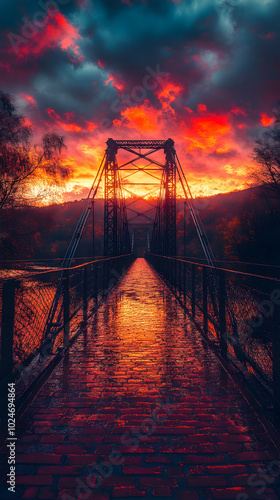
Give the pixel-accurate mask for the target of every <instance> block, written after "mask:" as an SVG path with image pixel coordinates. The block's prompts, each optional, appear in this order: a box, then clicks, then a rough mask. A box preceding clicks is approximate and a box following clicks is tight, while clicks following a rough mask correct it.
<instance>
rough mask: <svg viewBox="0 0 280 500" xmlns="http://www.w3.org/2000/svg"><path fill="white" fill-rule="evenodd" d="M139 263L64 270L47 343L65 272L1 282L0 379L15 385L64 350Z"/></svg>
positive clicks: (123, 259)
mask: <svg viewBox="0 0 280 500" xmlns="http://www.w3.org/2000/svg"><path fill="white" fill-rule="evenodd" d="M134 259H135V256H134V255H131V254H130V255H122V256H118V257H112V258H102V259H99V260H95V261H92V262H89V263H86V264H82V265H78V266H75V267H71V268H67V269H64V270H63V291H62V294H61V296H60V297H59V304H58V305H59V307H58V308H57V313H56V317H55V319H54V323H55V325H54V330H53V332H54V335H53V336H52V339H51V340H50V341H49V342H46V336H45V325H46V321H47V318H48V314H49V310H50V308H51V306H52V302H53V299H54V296H55V293H56V290H57V286H58V284H59V283H61V273H62V269H61V268H59V269H51V270H48V271H44V272H35V273H28V274H26V273H25V274H24V276H23V277H21V278H19V279H5V280H2V281H0V325H1V337H0V340H1V348H0V352H1V358H0V376H1V381H2V384H3V386H5V381H8V380H11V379H12V380H14V379H16V378H17V377H19V375H21V374H22V372H23V370H24V369H26V367H28V366H29V365H32V363H33V362H34V359H35V358H36V360H37V361H38V360H40V361H41V362H42V361H43V360H44V359H45V358H46V357H48V356H55V355H56V354H57V353H59V352H60V351H61V350H63V348H66V347H67V346H68V344H69V342H71V339H73V337H74V336H75V335H76V334H77V332H78V331H79V328H80V327H81V326H83V325H84V324H85V322H86V321H87V319H88V318H89V317H90V316H91V315H92V314H93V313H94V312H95V311H96V310H97V308H98V307H99V305H100V304H101V302H102V301H103V300H104V298H106V296H107V295H108V294H109V292H110V290H111V289H112V287H113V286H114V285H115V284H116V283H117V282H118V281H119V280H120V279H121V277H122V276H123V275H124V273H125V271H126V269H127V268H128V267H129V266H130V264H131V263H132V262H133V260H134Z"/></svg>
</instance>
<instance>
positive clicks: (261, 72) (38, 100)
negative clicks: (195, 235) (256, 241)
mask: <svg viewBox="0 0 280 500" xmlns="http://www.w3.org/2000/svg"><path fill="white" fill-rule="evenodd" d="M243 3H244V5H243V8H244V9H246V8H248V9H249V8H250V16H247V17H246V16H243V17H240V16H239V17H238V16H237V10H235V8H232V9H233V10H232V12H231V13H230V12H229V10H226V9H224V10H223V7H222V5H219V7H215V6H214V3H213V2H210V0H209V1H208V0H207V1H206V2H204V3H203V4H201V5H200V4H199V5H198V4H196V3H195V2H189V3H188V4H186V3H184V2H180V1H175V0H174V1H173V0H172V1H171V0H164V1H163V2H161V3H160V2H158V1H155V2H154V3H153V8H152V7H151V5H152V4H151V5H149V1H147V2H144V1H142V0H137V1H136V0H135V1H134V0H131V1H129V0H125V1H124V0H123V1H121V2H115V3H114V13H112V12H113V11H112V10H110V9H111V7H112V6H113V3H112V2H111V1H109V0H106V2H101V0H97V1H96V2H94V5H93V3H92V2H91V1H90V0H87V1H81V2H78V4H75V5H74V3H73V4H72V3H71V4H70V3H67V5H60V6H58V9H57V10H56V11H51V10H50V11H48V13H47V14H46V15H45V18H43V17H42V16H43V15H42V14H40V15H38V13H37V10H38V5H37V7H36V4H34V5H32V2H30V5H29V7H26V8H25V7H22V9H21V10H20V9H19V6H17V8H15V12H14V18H13V20H11V21H10V25H9V26H8V27H7V26H6V27H5V36H3V37H2V40H1V49H2V52H1V54H2V56H1V62H0V65H1V68H2V69H3V70H5V71H3V74H2V75H1V76H2V82H1V85H2V88H3V90H4V91H8V92H10V94H11V95H13V96H14V97H15V99H16V103H17V104H18V106H19V111H20V112H21V113H22V115H23V116H24V117H25V123H26V124H28V125H30V126H32V128H33V131H34V136H35V140H36V138H37V137H40V136H41V135H42V134H43V133H44V132H46V131H49V130H54V131H56V132H58V133H59V134H61V135H63V136H64V138H65V142H66V144H67V150H66V151H65V152H64V162H65V165H69V166H70V167H71V170H72V172H73V174H72V178H71V179H70V182H69V185H68V186H66V192H65V193H64V194H62V198H61V199H64V198H65V199H66V198H67V199H69V198H71V199H76V198H79V197H80V193H81V192H83V193H84V188H85V187H89V186H90V184H91V182H92V180H93V178H94V175H95V172H96V171H97V169H98V166H99V162H100V159H101V158H102V156H103V154H104V150H105V148H106V141H107V139H108V138H109V137H112V138H114V139H137V138H139V139H141V138H147V139H148V138H150V139H157V138H160V139H167V138H169V137H171V138H173V139H174V141H175V144H176V149H177V152H178V155H179V157H180V160H181V163H182V165H183V168H184V170H185V172H186V175H187V178H188V180H189V182H190V185H191V187H192V189H193V192H194V194H205V195H209V194H215V193H219V192H229V191H232V190H238V189H243V188H244V187H248V186H249V185H250V182H251V181H250V179H249V177H248V175H247V171H248V167H250V166H252V160H251V153H252V148H253V146H254V141H255V140H256V139H258V138H259V137H260V136H261V135H260V134H261V133H262V132H263V130H264V128H265V129H267V128H268V127H271V126H273V123H274V111H275V109H276V108H277V106H278V104H277V102H278V99H279V84H278V81H277V79H278V76H277V75H278V74H277V72H276V70H275V71H274V70H273V67H274V65H273V64H271V57H272V54H273V53H274V52H276V53H278V44H279V37H278V36H277V27H276V26H274V21H273V20H274V19H277V15H278V14H277V12H276V11H277V9H278V7H277V5H276V4H273V5H272V3H270V4H267V5H263V7H262V9H263V12H261V9H260V10H258V9H257V7H255V8H253V7H252V4H251V3H250V2H249V0H245V1H244V2H243ZM17 5H18V4H17ZM112 8H113V7H112ZM236 9H237V7H236ZM264 12H265V16H266V18H267V19H268V18H269V19H270V21H269V24H270V29H269V30H268V29H267V26H266V25H265V22H264V18H265V16H264ZM23 16H24V17H23ZM40 16H41V18H42V19H41V18H40ZM37 19H38V22H39V20H40V19H41V21H40V22H41V26H39V24H38V23H37V24H36V22H37V21H36V22H35V21H34V20H37ZM188 23H190V24H188ZM191 25H192V26H193V30H191V29H190V27H189V26H191ZM255 26H258V29H257V30H256V29H255V28H254V27H255ZM244 40H246V41H244ZM245 45H246V51H244V50H243V49H242V47H244V46H245ZM256 53H257V54H261V57H257V58H256V56H255V54H256ZM229 165H230V168H228V166H229ZM74 186H75V188H74ZM77 186H79V188H77ZM138 191H139V190H138ZM143 193H144V190H143Z"/></svg>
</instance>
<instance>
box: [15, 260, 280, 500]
mask: <svg viewBox="0 0 280 500" xmlns="http://www.w3.org/2000/svg"><path fill="white" fill-rule="evenodd" d="M54 387H55V392H54V391H53V390H52V388H54ZM50 391H51V394H50ZM167 398H170V401H171V404H172V405H173V407H174V411H173V412H171V413H170V414H169V415H168V418H167V419H166V420H165V421H164V422H163V423H159V424H158V425H157V427H156V428H154V429H153V431H152V432H151V433H150V435H148V434H147V435H145V436H144V439H141V440H140V439H139V445H138V446H135V448H136V449H135V450H134V451H133V450H132V447H131V446H130V445H129V444H124V443H122V436H123V435H124V433H131V429H133V430H135V429H141V426H142V424H143V422H144V421H145V422H147V420H149V419H150V420H151V419H152V412H153V410H154V409H155V408H156V406H157V402H158V401H161V402H162V403H163V404H164V402H166V400H167ZM17 432H18V436H19V441H18V446H19V447H20V448H19V449H20V450H21V451H20V455H19V459H20V462H18V463H19V465H21V466H22V467H25V466H27V465H28V466H29V465H32V467H33V468H32V469H22V470H21V472H20V473H19V478H20V480H19V483H18V487H17V494H16V495H17V496H16V497H13V498H14V499H15V500H17V499H18V498H51V495H53V498H54V499H62V500H66V499H67V498H68V500H70V498H72V499H75V500H77V499H78V498H79V497H78V496H77V491H78V490H77V486H78V485H79V484H80V483H79V480H80V481H83V483H84V484H85V485H87V481H88V479H87V478H88V476H89V473H90V472H91V471H92V470H93V469H92V465H93V464H95V463H96V464H100V463H102V462H104V461H105V462H106V461H108V459H109V456H110V453H111V452H112V450H114V451H119V453H120V456H121V457H122V458H123V459H124V461H123V463H121V464H120V465H115V466H113V471H112V472H111V474H110V477H108V478H107V479H106V478H105V479H104V481H102V484H101V485H100V487H99V488H98V489H94V488H93V486H94V485H93V483H91V484H90V485H87V486H90V490H89V496H88V497H86V495H84V497H83V500H85V499H86V498H89V499H91V498H92V499H93V498H94V499H96V500H98V499H103V500H109V499H113V498H129V497H130V498H136V497H138V496H139V497H144V498H153V499H154V498H173V499H175V498H178V499H179V500H180V499H183V498H186V499H188V500H202V499H206V500H213V499H219V498H220V499H229V498H234V499H236V497H237V495H238V494H241V493H244V492H246V491H247V490H248V491H249V493H251V494H252V487H250V486H248V479H249V478H250V475H251V474H253V473H255V471H257V470H258V469H259V468H265V467H266V466H268V464H269V463H270V462H271V460H273V459H277V458H278V452H277V451H276V450H275V449H274V447H273V445H272V443H271V442H270V440H269V438H268V437H267V436H266V434H265V432H264V430H263V428H262V426H261V424H260V422H259V420H258V418H257V416H256V415H255V413H254V411H253V410H252V408H251V407H250V406H249V404H248V403H247V402H246V401H245V400H244V398H243V396H242V394H241V392H240V390H239V388H238V387H237V386H236V385H235V384H234V383H233V381H232V380H231V379H230V378H229V377H228V375H227V374H226V373H225V371H224V370H223V368H222V367H221V365H220V364H219V362H218V360H217V358H216V357H215V355H214V354H213V352H212V351H211V350H210V349H209V348H208V347H207V346H206V345H205V343H204V342H203V341H202V339H201V337H200V335H199V333H198V332H197V331H196V329H195V327H194V326H193V325H192V323H191V322H190V321H189V320H188V319H187V318H186V316H185V315H184V312H183V310H182V309H181V308H180V306H179V304H178V303H177V301H176V300H175V299H174V297H173V296H172V294H171V293H170V291H169V290H168V289H167V288H166V287H165V285H164V284H163V283H162V282H161V281H160V279H159V278H158V277H157V276H156V275H155V273H154V271H153V270H152V269H151V268H150V267H149V266H148V264H147V263H146V262H145V261H144V260H142V259H138V260H137V261H136V262H135V263H134V264H133V265H132V267H131V268H130V269H129V271H128V273H127V275H126V277H125V278H124V279H123V281H122V282H121V283H120V284H119V285H117V287H116V288H115V290H114V291H113V292H112V294H111V295H110V296H109V298H108V299H107V302H106V303H105V304H104V305H103V306H102V307H101V308H100V310H98V312H97V314H96V316H95V318H93V320H91V322H90V323H89V325H88V327H87V330H86V331H85V332H84V333H83V334H82V335H81V336H80V337H79V338H78V340H77V341H76V343H75V344H74V346H73V347H72V348H71V351H70V354H69V356H67V357H66V358H65V359H64V360H63V361H62V362H61V363H60V365H59V366H58V367H57V368H56V369H55V371H54V372H53V374H52V375H51V377H50V379H49V381H47V383H46V384H45V385H44V387H43V388H42V390H41V392H40V393H39V395H38V397H37V398H36V399H35V401H34V402H33V404H32V406H31V407H30V408H29V409H28V410H27V412H26V414H25V416H24V419H23V421H22V423H21V424H20V425H19V428H18V431H17ZM137 432H139V431H137ZM136 434H137V433H136ZM142 434H143V432H142ZM48 447H49V448H48ZM23 450H24V451H23ZM23 456H24V457H25V458H22V457H23ZM36 456H37V458H36ZM34 467H35V468H34ZM22 471H25V472H22ZM278 487H279V484H278V478H276V479H275V482H274V483H273V484H269V485H268V486H267V489H266V495H267V496H266V497H264V498H268V494H269V495H271V498H272V499H273V498H274V496H273V495H276V497H275V498H278V496H277V488H278ZM248 488H249V489H248ZM275 492H276V493H275ZM44 494H45V497H44ZM254 494H255V495H256V490H254ZM28 495H29V496H28ZM30 495H33V497H32V496H30ZM36 495H37V496H36ZM47 495H49V496H47ZM67 495H68V497H67ZM261 497H262V496H261V495H260V496H259V497H258V498H261ZM81 498H82V497H81V496H80V498H79V500H81ZM240 498H241V497H240ZM252 498H254V497H252Z"/></svg>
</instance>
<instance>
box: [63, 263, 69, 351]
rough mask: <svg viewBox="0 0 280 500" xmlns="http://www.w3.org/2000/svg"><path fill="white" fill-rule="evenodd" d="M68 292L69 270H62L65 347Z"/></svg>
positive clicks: (67, 337)
mask: <svg viewBox="0 0 280 500" xmlns="http://www.w3.org/2000/svg"><path fill="white" fill-rule="evenodd" d="M69 318H70V294H69V270H68V269H66V270H65V271H64V282H63V346H64V347H67V345H68V342H69V321H70V319H69Z"/></svg>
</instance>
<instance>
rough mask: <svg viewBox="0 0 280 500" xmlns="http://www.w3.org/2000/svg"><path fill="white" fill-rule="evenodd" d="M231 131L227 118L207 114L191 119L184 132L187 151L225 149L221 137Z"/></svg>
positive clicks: (225, 146) (225, 145)
mask: <svg viewBox="0 0 280 500" xmlns="http://www.w3.org/2000/svg"><path fill="white" fill-rule="evenodd" d="M230 130H231V127H230V124H229V122H228V120H227V116H223V115H216V114H213V113H212V114H210V113H209V114H208V115H205V116H203V117H199V118H195V117H192V118H191V122H190V126H189V127H188V128H187V130H186V135H185V139H187V141H188V148H187V149H188V150H189V151H191V150H196V149H204V150H207V149H208V150H209V152H211V151H213V150H216V149H217V148H218V149H219V152H221V148H227V149H228V145H227V144H225V143H224V141H223V137H224V136H227V135H228V134H229V132H230Z"/></svg>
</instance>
